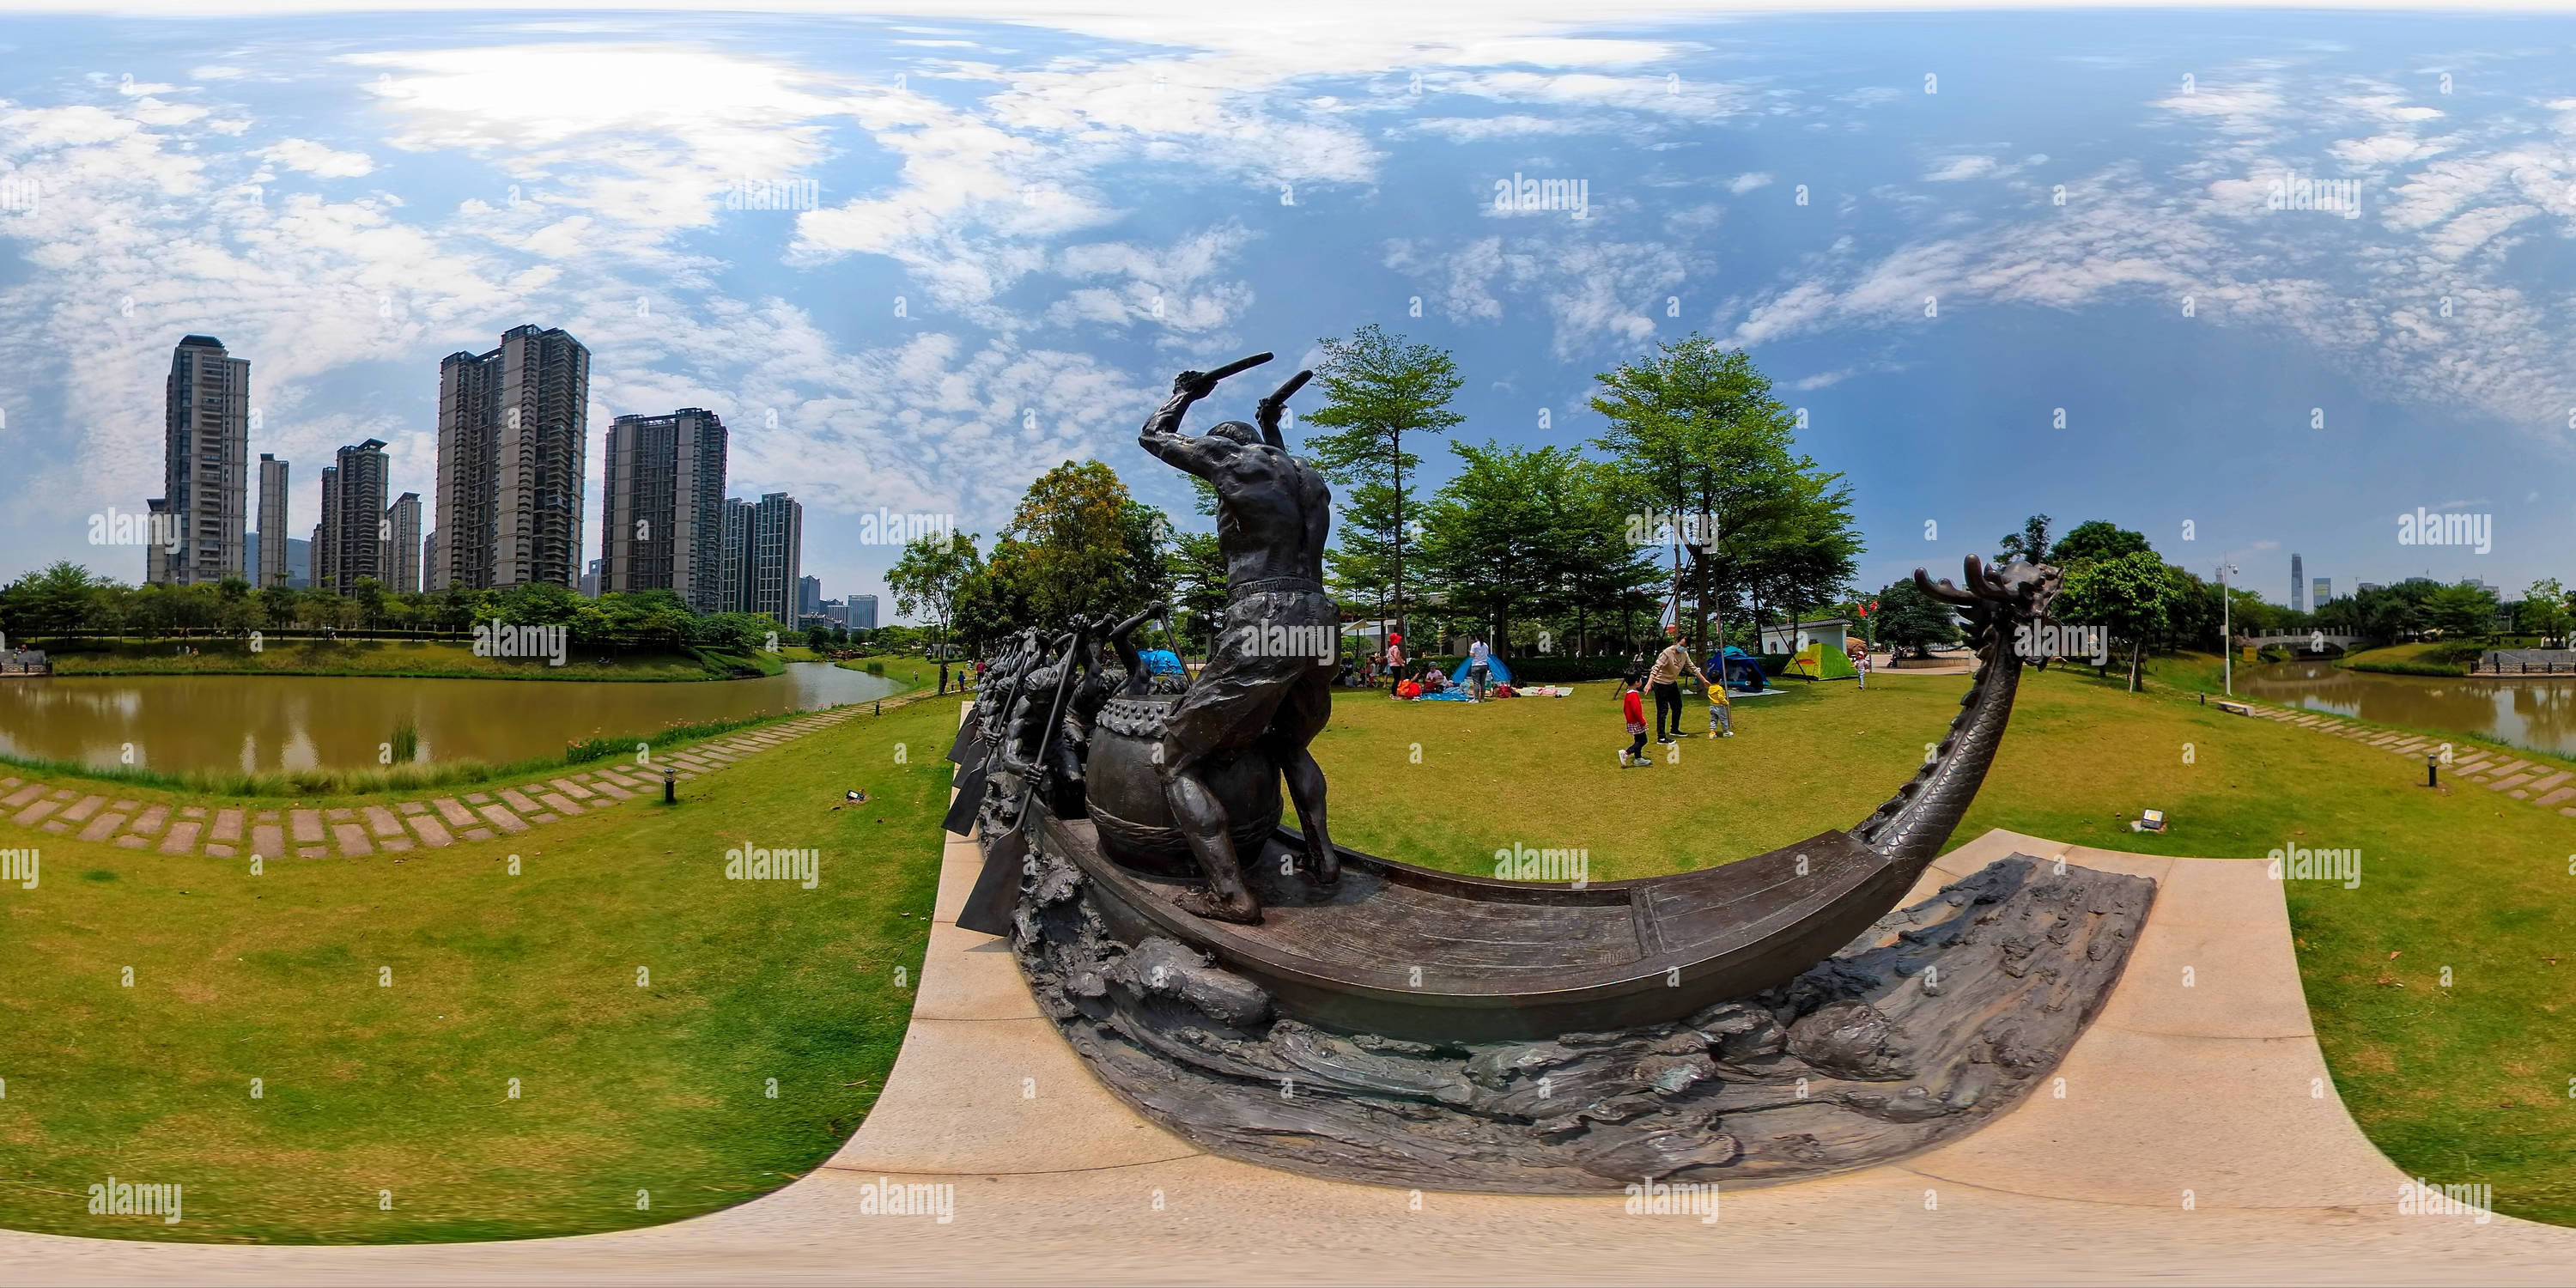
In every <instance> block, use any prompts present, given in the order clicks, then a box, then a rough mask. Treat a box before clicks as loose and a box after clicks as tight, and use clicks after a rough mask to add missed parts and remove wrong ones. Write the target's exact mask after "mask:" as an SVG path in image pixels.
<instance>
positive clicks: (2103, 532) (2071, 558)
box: [2039, 516, 2153, 569]
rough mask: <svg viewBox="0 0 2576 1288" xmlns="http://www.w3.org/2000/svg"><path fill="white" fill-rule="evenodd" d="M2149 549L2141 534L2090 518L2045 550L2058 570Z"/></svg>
mask: <svg viewBox="0 0 2576 1288" xmlns="http://www.w3.org/2000/svg"><path fill="white" fill-rule="evenodd" d="M2039 517H2042V518H2044V517H2045V516H2039ZM2152 549H2153V547H2150V546H2149V545H2148V544H2147V538H2146V536H2145V535H2144V534H2143V533H2137V532H2131V531H2129V530H2128V529H2127V528H2122V527H2116V526H2114V525H2112V524H2111V523H2109V522H2108V521H2106V520H2102V519H2091V520H2087V521H2086V522H2083V523H2079V524H2076V525H2075V529H2074V531H2072V532H2069V533H2067V534H2066V535H2065V536H2063V537H2060V538H2058V539H2057V544H2056V545H2054V546H2052V547H2050V548H2049V557H2050V558H2052V559H2054V560H2056V561H2057V566H2058V567H2060V568H2067V569H2072V568H2075V567H2076V566H2078V565H2080V564H2087V563H2091V562H2093V561H2095V560H2098V559H2117V558H2120V557H2121V556H2123V555H2133V554H2137V553H2139V552H2141V551H2152Z"/></svg>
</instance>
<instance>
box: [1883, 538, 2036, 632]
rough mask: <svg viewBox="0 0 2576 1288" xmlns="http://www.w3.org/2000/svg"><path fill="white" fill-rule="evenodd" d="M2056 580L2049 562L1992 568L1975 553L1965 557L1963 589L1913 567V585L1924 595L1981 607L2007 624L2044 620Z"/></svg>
mask: <svg viewBox="0 0 2576 1288" xmlns="http://www.w3.org/2000/svg"><path fill="white" fill-rule="evenodd" d="M2059 579H2060V573H2059V572H2058V570H2057V569H2056V568H2055V567H2053V566H2051V565H2048V564H2038V563H2029V562H2026V561H2023V560H2019V559H2016V560H2014V561H2012V562H2011V563H2009V564H2006V565H2004V566H2003V567H2001V568H1995V567H1990V566H1988V565H1987V563H1986V562H1985V561H1984V560H1982V559H1979V558H1978V557H1977V556H1975V555H1970V556H1968V559H1967V566H1966V577H1965V580H1966V582H1967V583H1968V584H1967V587H1966V588H1965V589H1961V588H1960V587H1958V586H1954V585H1952V584H1951V583H1950V579H1949V578H1947V577H1944V578H1942V579H1941V580H1939V581H1934V580H1932V577H1931V575H1930V574H1929V573H1926V572H1925V571H1924V570H1923V569H1920V568H1917V569H1915V570H1914V585H1915V587H1916V588H1917V589H1919V590H1921V591H1922V592H1923V593H1924V594H1926V595H1930V596H1931V597H1932V598H1934V599H1936V600H1939V601H1940V602H1942V603H1944V604H1950V605H1953V606H1956V607H1960V608H1974V607H1978V606H1983V607H1984V608H1985V609H1986V611H1987V612H1989V613H1992V614H1995V615H1997V616H1998V617H1999V618H2000V619H2001V622H2002V624H2008V625H2019V624H2022V623H2025V622H2039V621H2044V620H2046V619H2047V617H2048V610H2049V606H2050V605H2052V604H2054V603H2056V602H2057V588H2058V582H2059Z"/></svg>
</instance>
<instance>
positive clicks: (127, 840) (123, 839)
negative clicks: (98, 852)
mask: <svg viewBox="0 0 2576 1288" xmlns="http://www.w3.org/2000/svg"><path fill="white" fill-rule="evenodd" d="M116 843H117V845H118V846H120V847H121V848H124V849H128V850H139V849H142V848H143V847H144V846H147V845H150V844H152V842H150V841H148V840H146V839H144V838H143V837H140V836H120V837H118V838H116Z"/></svg>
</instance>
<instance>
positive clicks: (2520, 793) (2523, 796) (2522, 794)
mask: <svg viewBox="0 0 2576 1288" xmlns="http://www.w3.org/2000/svg"><path fill="white" fill-rule="evenodd" d="M2505 795H2507V796H2510V797H2512V798H2514V799H2515V800H2518V801H2527V800H2530V799H2531V793H2529V792H2526V791H2524V790H2522V789H2521V788H2519V787H2517V788H2514V789H2513V790H2512V791H2509V792H2506V793H2505Z"/></svg>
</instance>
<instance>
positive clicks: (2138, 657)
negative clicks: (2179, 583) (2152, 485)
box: [2055, 525, 2176, 693]
mask: <svg viewBox="0 0 2576 1288" xmlns="http://www.w3.org/2000/svg"><path fill="white" fill-rule="evenodd" d="M2088 526H2089V525H2088ZM2105 526H2108V525H2105ZM2081 531H2083V529H2081V528H2078V529H2077V530H2076V532H2081ZM2075 535H2076V534H2075V533H2072V532H2071V533H2068V534H2067V539H2068V540H2069V541H2071V540H2073V539H2074V538H2075ZM2058 548H2059V549H2060V550H2061V551H2062V550H2063V549H2064V548H2065V545H2064V543H2063V542H2061V543H2060V544H2059V547H2058ZM2173 571H2174V570H2173V569H2171V568H2168V567H2166V566H2165V562H2164V561H2163V560H2161V559H2158V558H2157V557H2156V554H2155V552H2154V551H2152V550H2132V551H2130V552H2128V553H2126V554H2121V555H2115V556H2112V557H2109V558H2092V559H2086V560H2083V561H2082V562H2080V563H2078V564H2077V565H2076V566H2075V569H2074V571H2072V572H2069V573H2067V574H2066V580H2065V582H2064V584H2063V585H2062V587H2061V588H2060V590H2059V592H2058V597H2057V606H2056V609H2055V616H2056V618H2057V620H2059V621H2062V622H2068V623H2073V624H2076V625H2087V626H2091V625H2099V626H2103V627H2106V628H2108V629H2109V631H2110V633H2111V637H2112V639H2113V641H2114V642H2116V643H2120V644H2125V645H2127V646H2128V650H2129V692H2131V693H2135V692H2137V691H2138V690H2139V689H2140V688H2142V687H2143V686H2144V683H2145V649H2146V645H2147V642H2148V641H2149V640H2152V639H2155V638H2157V637H2158V636H2160V635H2162V634H2163V633H2164V632H2165V631H2166V629H2167V628H2168V626H2169V624H2170V623H2169V619H2168V614H2170V613H2171V611H2172V609H2173V604H2174V599H2175V597H2176V596H2175V589H2176V588H2175V585H2174V578H2173V575H2172V574H2173Z"/></svg>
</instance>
